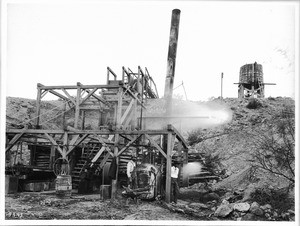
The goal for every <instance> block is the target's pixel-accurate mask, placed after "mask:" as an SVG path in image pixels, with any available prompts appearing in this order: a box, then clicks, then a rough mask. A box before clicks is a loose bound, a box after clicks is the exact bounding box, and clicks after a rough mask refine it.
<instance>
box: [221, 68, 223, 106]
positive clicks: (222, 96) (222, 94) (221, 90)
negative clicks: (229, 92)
mask: <svg viewBox="0 0 300 226" xmlns="http://www.w3.org/2000/svg"><path fill="white" fill-rule="evenodd" d="M221 100H223V72H222V73H221Z"/></svg>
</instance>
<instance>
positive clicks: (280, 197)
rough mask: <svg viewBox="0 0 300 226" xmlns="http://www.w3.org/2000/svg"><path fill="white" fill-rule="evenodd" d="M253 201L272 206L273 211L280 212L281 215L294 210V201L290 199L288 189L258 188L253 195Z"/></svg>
mask: <svg viewBox="0 0 300 226" xmlns="http://www.w3.org/2000/svg"><path fill="white" fill-rule="evenodd" d="M251 201H253V202H254V201H255V202H257V203H259V204H260V205H266V204H270V205H271V206H272V208H273V209H277V210H278V211H279V214H280V213H283V212H286V211H287V210H289V209H293V208H294V200H292V199H291V198H290V197H289V195H288V189H280V190H279V189H278V190H274V189H268V188H258V189H256V191H255V192H254V193H252V194H251Z"/></svg>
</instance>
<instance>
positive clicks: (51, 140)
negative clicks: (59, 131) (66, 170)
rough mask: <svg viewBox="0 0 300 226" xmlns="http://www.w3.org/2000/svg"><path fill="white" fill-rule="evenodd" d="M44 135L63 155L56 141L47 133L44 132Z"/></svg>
mask: <svg viewBox="0 0 300 226" xmlns="http://www.w3.org/2000/svg"><path fill="white" fill-rule="evenodd" d="M44 134H45V136H46V137H47V138H48V140H49V141H50V142H51V143H52V144H53V145H54V146H55V147H56V149H57V150H58V151H59V153H60V154H61V155H62V156H63V150H62V149H61V148H60V147H59V146H58V144H57V143H56V141H55V140H54V139H53V137H51V136H50V135H49V134H48V133H44Z"/></svg>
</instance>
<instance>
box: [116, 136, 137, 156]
mask: <svg viewBox="0 0 300 226" xmlns="http://www.w3.org/2000/svg"><path fill="white" fill-rule="evenodd" d="M141 136H142V135H139V136H138V137H136V138H135V139H133V140H131V141H130V142H129V143H127V144H126V146H125V147H123V148H122V149H121V150H120V151H119V153H118V155H117V156H120V155H122V153H123V152H124V151H126V150H127V148H129V147H130V145H132V144H133V143H134V142H136V140H138V139H139V138H140V137H141Z"/></svg>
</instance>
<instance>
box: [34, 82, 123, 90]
mask: <svg viewBox="0 0 300 226" xmlns="http://www.w3.org/2000/svg"><path fill="white" fill-rule="evenodd" d="M38 85H39V87H40V88H41V89H43V90H54V89H77V85H71V86H70V85H60V86H44V85H42V84H40V83H39V84H38ZM119 87H120V86H119V85H115V84H112V85H82V86H81V88H82V89H94V88H98V89H117V88H119Z"/></svg>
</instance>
